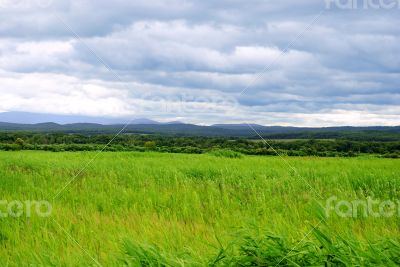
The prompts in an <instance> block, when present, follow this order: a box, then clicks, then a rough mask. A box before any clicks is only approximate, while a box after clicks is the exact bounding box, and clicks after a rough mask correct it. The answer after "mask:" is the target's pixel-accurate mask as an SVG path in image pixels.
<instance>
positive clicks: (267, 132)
mask: <svg viewBox="0 0 400 267" xmlns="http://www.w3.org/2000/svg"><path fill="white" fill-rule="evenodd" d="M123 127H125V125H124V124H112V125H104V124H97V123H73V124H57V123H38V124H18V123H9V122H0V131H30V132H41V133H53V132H63V133H80V134H114V133H117V132H119V131H120V130H121V129H122V128H123ZM252 127H253V128H254V129H255V130H256V131H257V133H258V134H260V135H261V136H263V137H265V138H268V139H343V140H363V141H400V126H397V127H383V126H376V127H349V126H345V127H326V128H304V127H302V128H297V127H280V126H271V127H269V126H262V125H252ZM123 133H125V134H158V135H174V136H204V137H232V138H254V139H259V136H258V134H257V133H256V132H254V130H253V129H251V128H250V127H249V126H248V125H246V124H243V125H241V124H235V125H229V124H226V125H225V124H219V125H212V126H199V125H193V124H183V123H179V122H178V123H164V124H160V123H154V124H151V123H149V124H129V125H128V126H126V127H125V129H124V131H123Z"/></svg>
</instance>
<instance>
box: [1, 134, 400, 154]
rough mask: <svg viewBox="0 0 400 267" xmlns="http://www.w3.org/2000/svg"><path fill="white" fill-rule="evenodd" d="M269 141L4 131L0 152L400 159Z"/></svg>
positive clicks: (357, 146)
mask: <svg viewBox="0 0 400 267" xmlns="http://www.w3.org/2000/svg"><path fill="white" fill-rule="evenodd" d="M110 141H112V142H110ZM265 141H266V142H265ZM265 141H262V140H260V139H248V138H224V137H198V136H197V137H196V136H164V135H145V134H121V135H119V136H117V137H115V136H114V135H109V134H95V135H83V134H68V133H30V132H2V133H0V150H46V151H54V152H61V151H96V150H105V151H158V152H169V153H195V154H201V153H210V152H211V153H215V152H216V151H217V152H218V153H216V154H219V155H225V156H229V157H230V156H232V157H236V156H238V155H240V154H246V155H277V154H283V155H289V156H321V157H335V156H345V157H352V156H357V155H363V154H372V155H377V156H381V157H390V158H399V157H400V141H387V142H383V141H374V140H370V141H354V140H341V139H326V140H320V139H287V140H270V139H265ZM221 151H222V152H223V153H222V154H221Z"/></svg>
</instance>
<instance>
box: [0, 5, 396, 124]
mask: <svg viewBox="0 0 400 267" xmlns="http://www.w3.org/2000/svg"><path fill="white" fill-rule="evenodd" d="M38 3H42V4H41V5H39V4H38ZM43 3H50V5H46V6H45V7H43ZM398 11H399V10H397V9H379V10H374V9H368V10H365V9H353V10H348V9H347V10H346V9H340V8H338V6H333V8H331V9H326V2H325V1H322V0H321V1H320V0H301V1H289V0H281V1H263V0H255V1H236V0H234V1H232V0H231V1H227V0H222V1H211V0H210V1H191V0H154V1H145V0H137V1H123V0H116V1H105V0H99V1H88V0H82V1H66V0H62V1H61V0H60V1H49V2H46V1H44V0H43V1H42V0H23V1H18V4H15V2H13V1H8V0H3V1H2V6H1V7H0V14H1V16H2V20H1V21H0V69H1V71H2V73H3V74H2V75H0V85H2V88H3V89H2V94H3V95H4V96H3V98H4V99H3V100H4V101H9V99H14V100H13V101H14V102H15V103H16V104H15V105H12V103H11V104H10V103H7V105H3V106H1V107H0V110H12V109H18V110H27V109H32V105H31V103H33V102H34V101H33V100H34V99H39V98H40V99H41V101H42V102H43V103H45V102H46V97H47V98H48V101H53V102H54V101H55V100H54V99H56V98H57V95H60V99H63V97H65V96H66V93H65V92H66V91H68V88H70V91H71V92H75V93H74V94H75V95H74V96H68V97H67V98H65V99H75V97H76V96H81V97H83V98H85V97H87V101H88V103H91V104H90V105H88V106H87V107H85V108H81V107H80V106H82V105H81V104H82V103H83V102H84V101H83V100H82V101H79V103H80V106H76V107H74V106H73V105H68V109H67V110H68V111H69V112H73V113H77V114H79V113H83V114H88V113H90V114H93V113H95V112H98V111H99V109H101V106H97V105H96V104H95V99H94V98H93V96H99V97H103V98H105V99H100V100H99V103H103V102H104V103H110V105H111V104H113V103H114V104H115V105H117V104H118V105H120V106H119V107H115V108H107V109H106V110H105V111H104V112H102V113H105V114H107V113H112V110H115V112H116V113H118V114H125V115H126V114H129V113H130V112H132V113H136V114H137V113H140V112H141V111H140V110H141V108H142V109H145V110H146V112H148V111H149V110H150V111H151V110H153V114H152V113H151V112H150V114H148V113H146V114H148V116H150V117H151V116H153V115H154V116H161V117H165V118H167V117H168V118H176V117H179V118H184V119H185V118H186V120H188V121H193V122H203V123H207V121H212V122H220V121H222V122H223V121H235V120H239V121H240V120H242V118H247V119H248V118H250V119H251V120H254V121H258V122H263V121H262V120H263V119H262V118H266V116H265V115H266V114H269V116H275V117H274V118H271V117H270V119H268V120H266V119H265V121H264V123H275V122H279V121H281V122H282V123H293V124H296V122H299V121H300V122H299V123H308V124H313V123H317V122H318V123H322V122H323V123H325V124H335V123H340V122H346V123H347V122H348V121H350V120H353V123H354V124H360V123H367V124H369V122H368V121H366V120H360V121H356V120H357V119H359V116H358V115H357V114H364V118H365V119H367V118H370V119H371V121H370V123H371V124H374V123H376V122H377V121H379V118H382V124H399V123H400V121H399V120H398V119H397V120H396V119H395V118H394V117H393V116H394V115H395V114H398V113H399V108H398V107H399V104H400V99H399V94H400V88H399V78H400V56H399V55H400V46H399V45H398V44H399V43H400V28H399V27H398V25H399V23H400V17H399V16H398ZM321 12H323V13H321ZM60 19H61V20H60ZM311 22H313V23H312V24H311V25H310V23H311ZM64 23H65V24H67V25H68V27H66V26H65V25H64ZM69 28H70V29H73V31H75V32H76V33H77V34H78V35H79V38H80V39H79V40H78V39H77V38H76V36H74V33H73V32H71V30H70V29H69ZM289 44H290V46H288V45H289ZM88 47H89V48H88ZM93 52H94V53H95V54H96V55H97V56H95V55H94V54H93ZM98 57H99V58H101V60H99V58H98ZM104 62H106V64H107V65H108V66H109V67H111V68H112V71H111V72H110V71H109V70H108V69H107V68H106V67H105V66H104V64H103V63H104ZM260 72H262V75H260ZM14 75H15V77H19V81H18V88H19V89H18V90H16V91H12V90H11V89H10V84H12V83H11V81H13V80H12V79H14V78H7V77H8V76H10V77H14ZM21 77H23V79H21ZM38 77H40V79H43V80H42V82H40V80H38V79H39V78H38ZM46 77H49V78H48V81H47V79H46ZM23 82H25V85H24V83H23ZM58 83H61V84H62V86H61V88H62V89H60V92H59V93H57V92H58V91H57V90H58V89H57V88H53V87H52V88H50V87H51V86H54V84H58ZM77 84H82V85H84V87H79V86H77ZM33 85H34V86H36V87H37V88H35V90H34V91H33V92H32V90H33V89H32V86H33ZM249 85H250V86H249ZM246 87H248V88H247V89H246V91H245V92H244V93H243V94H240V92H241V91H242V90H243V89H244V88H246ZM24 88H25V89H24ZM82 88H89V89H88V90H89V91H90V90H93V91H94V92H96V94H94V95H93V94H87V93H86V91H85V90H86V89H85V90H83V89H82ZM24 90H26V91H29V92H31V93H30V94H29V97H31V98H32V99H31V101H28V100H27V96H26V93H25V91H24ZM107 90H110V92H113V93H112V96H109V95H107V94H105V93H104V92H103V91H107ZM48 91H51V93H43V92H48ZM61 91H62V92H61ZM98 92H103V93H101V94H97V93H98ZM119 94H120V98H118V95H119ZM149 96H151V97H149ZM202 96H203V99H202V98H201V97H202ZM157 97H158V98H157ZM221 97H222V98H227V99H235V100H236V102H235V103H234V105H233V106H231V107H228V106H224V105H222V106H223V108H222V110H223V111H222V112H221V110H218V112H219V114H214V115H212V114H210V112H201V111H202V110H203V111H204V109H206V110H207V108H209V107H206V105H205V103H204V102H205V101H204V99H208V100H209V101H210V102H211V103H210V106H218V105H219V103H218V101H217V100H216V99H219V98H221ZM160 98H163V99H164V100H165V101H164V102H166V103H170V102H171V103H175V104H171V106H173V107H174V108H169V109H168V110H167V112H165V110H157V101H158V102H159V100H160ZM157 99H158V100H157ZM179 99H180V100H179ZM213 99H214V100H215V101H213ZM197 100H198V101H197ZM65 101H67V100H65ZM57 102H62V100H59V101H57ZM176 102H181V105H185V103H182V102H190V103H191V105H192V107H193V103H197V102H198V103H197V104H198V105H197V104H196V105H197V106H196V105H194V107H196V108H198V112H197V114H196V112H190V113H189V114H188V113H185V109H184V108H180V109H177V108H176V105H177V104H176ZM233 102H234V101H229V103H230V104H232V103H233ZM146 105H149V106H150V107H151V108H148V107H147V108H145V107H146ZM49 106H50V107H51V108H52V109H54V112H57V111H58V112H63V113H64V112H65V110H64V111H63V110H62V106H60V105H58V106H57V105H49ZM91 106H92V107H93V110H92V111H90V109H89V108H90V107H91ZM57 107H58V108H59V109H60V110H57ZM153 108H154V109H153ZM174 110H175V111H177V110H179V112H175V113H179V114H174ZM191 110H192V111H193V110H196V109H191ZM211 110H212V111H215V110H216V109H213V108H211ZM232 110H240V112H237V113H235V112H233V113H232ZM27 111H29V110H27ZM49 111H51V110H49ZM344 111H348V114H352V115H351V116H350V115H349V117H348V120H341V119H340V118H341V116H342V117H343V112H344ZM281 113H286V114H287V116H293V119H288V118H284V116H283V115H282V114H281ZM205 114H207V115H205ZM232 114H233V115H232ZM301 114H308V115H304V116H303V117H301V116H302V115H301ZM312 114H314V115H312ZM324 114H325V115H324ZM338 114H339V115H338ZM110 115H115V114H110ZM311 115H312V116H311ZM317 115H320V116H326V118H319V117H318V116H317ZM235 116H236V118H235ZM299 116H300V117H299ZM307 116H308V117H307ZM278 124H279V123H278Z"/></svg>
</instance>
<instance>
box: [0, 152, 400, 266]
mask: <svg viewBox="0 0 400 267" xmlns="http://www.w3.org/2000/svg"><path fill="white" fill-rule="evenodd" d="M94 155H95V152H77V153H68V152H65V153H49V152H32V151H23V152H0V194H1V199H5V200H42V199H43V200H49V201H50V202H52V204H53V213H52V216H51V217H50V218H38V217H35V216H34V217H32V218H24V217H22V218H17V219H15V218H1V219H0V246H1V249H0V266H29V265H31V266H96V263H95V261H93V259H95V260H96V261H98V262H99V263H100V264H102V265H103V266H121V265H128V266H257V265H258V266H276V265H280V266H305V265H308V266H324V265H325V266H374V265H375V266H395V265H396V264H400V261H399V253H398V251H400V250H399V243H398V242H399V237H400V235H399V233H400V229H399V227H398V225H399V218H398V217H397V216H394V217H391V218H372V217H369V218H362V217H360V218H340V217H338V216H331V217H327V218H326V217H324V214H323V211H321V205H322V206H323V205H324V204H325V202H324V201H325V199H328V198H329V197H331V196H332V195H335V196H337V197H338V198H339V199H345V200H352V199H356V198H361V197H367V196H374V197H375V198H380V199H393V200H395V199H398V198H399V195H400V192H399V191H398V189H397V188H400V187H399V185H400V180H399V174H400V169H399V167H398V166H399V162H398V160H393V159H377V158H346V159H343V158H324V159H321V158H286V160H287V162H288V163H289V164H290V165H291V166H293V167H294V168H295V169H296V170H297V172H294V171H293V170H292V169H291V168H289V167H288V165H287V164H286V163H285V161H283V160H282V159H280V158H279V157H250V156H242V157H225V156H215V155H183V154H159V153H124V152H120V153H102V154H100V155H99V156H98V158H97V159H96V160H95V161H94V163H93V164H91V165H89V166H88V167H87V168H86V169H85V170H84V171H82V172H81V173H80V175H79V176H78V177H76V179H75V180H74V181H73V183H71V185H70V186H68V187H67V188H66V190H65V191H63V192H62V193H61V194H60V195H59V197H57V198H56V199H54V200H53V197H54V196H55V194H56V193H57V192H58V191H59V190H60V189H61V188H62V187H63V186H64V185H66V184H67V183H68V182H69V181H70V179H71V178H72V177H73V176H74V175H75V174H76V173H78V172H79V171H80V170H81V168H82V167H83V166H84V165H85V163H86V162H87V161H89V160H90V159H91V158H92V157H93V156H94ZM309 185H311V186H312V189H311V188H310V187H309ZM319 196H322V199H321V198H320V197H319ZM321 219H324V220H325V221H323V222H321ZM67 234H68V235H67ZM71 238H72V239H73V240H75V241H76V242H77V243H78V244H79V245H77V243H75V241H73V240H72V239H71ZM300 241H301V242H300ZM92 258H93V259H92Z"/></svg>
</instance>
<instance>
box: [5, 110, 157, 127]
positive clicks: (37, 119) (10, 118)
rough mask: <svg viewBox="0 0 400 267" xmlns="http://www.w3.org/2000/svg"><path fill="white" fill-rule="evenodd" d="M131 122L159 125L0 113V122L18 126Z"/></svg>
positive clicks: (102, 119)
mask: <svg viewBox="0 0 400 267" xmlns="http://www.w3.org/2000/svg"><path fill="white" fill-rule="evenodd" d="M130 120H132V121H131V124H159V122H157V121H153V120H149V119H145V118H134V119H132V118H103V117H90V116H74V115H59V114H46V113H43V114H42V113H31V112H3V113H0V122H8V123H18V124H38V123H47V122H53V123H57V124H74V123H96V124H104V125H111V124H125V123H127V122H129V121H130Z"/></svg>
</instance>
